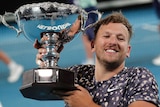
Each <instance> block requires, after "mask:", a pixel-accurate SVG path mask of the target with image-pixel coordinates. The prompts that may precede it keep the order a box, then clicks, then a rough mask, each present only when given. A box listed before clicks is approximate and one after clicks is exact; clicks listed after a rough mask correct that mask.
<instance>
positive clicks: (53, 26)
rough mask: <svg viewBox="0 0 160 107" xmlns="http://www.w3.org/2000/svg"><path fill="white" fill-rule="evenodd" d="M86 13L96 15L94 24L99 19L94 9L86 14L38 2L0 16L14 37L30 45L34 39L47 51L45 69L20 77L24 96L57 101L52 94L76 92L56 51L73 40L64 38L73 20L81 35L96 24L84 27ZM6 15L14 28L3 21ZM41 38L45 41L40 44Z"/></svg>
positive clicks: (57, 98) (72, 8)
mask: <svg viewBox="0 0 160 107" xmlns="http://www.w3.org/2000/svg"><path fill="white" fill-rule="evenodd" d="M90 13H94V14H96V15H97V21H98V20H99V19H100V18H101V16H102V15H101V13H100V12H98V11H97V10H96V11H90V12H86V11H85V10H83V9H82V8H80V7H78V6H75V5H71V4H64V3H57V2H42V3H32V4H26V5H23V6H21V7H19V8H18V9H17V10H16V11H15V12H14V13H12V12H6V13H5V14H4V15H3V16H2V23H3V24H4V25H5V26H7V27H9V28H11V29H14V30H16V32H17V35H20V34H21V33H22V34H24V36H25V37H26V38H27V39H28V40H29V41H32V42H34V41H35V40H38V41H39V42H40V43H41V44H42V46H44V47H45V48H46V49H47V53H46V55H45V56H44V58H43V61H45V64H46V65H45V67H43V68H42V67H38V68H33V69H31V70H29V71H27V72H24V74H23V82H22V86H21V87H20V92H21V93H22V95H23V96H24V97H26V98H31V99H36V100H60V99H61V97H60V96H58V95H57V94H56V90H58V91H69V90H75V89H76V88H75V87H74V78H75V76H76V74H75V73H73V72H71V71H68V70H66V69H63V68H61V67H59V65H58V60H59V58H60V52H59V51H58V49H59V48H60V47H61V46H62V45H63V44H65V43H68V42H70V41H71V40H72V39H73V38H74V35H73V36H71V37H70V36H68V32H69V31H70V28H71V27H72V25H73V23H74V22H75V21H76V20H77V18H79V19H80V31H82V32H84V31H85V30H86V29H88V28H90V27H92V26H93V25H94V24H95V23H96V22H95V23H92V24H90V25H88V26H85V22H86V20H87V18H88V14H90ZM9 16H13V17H14V19H15V22H16V24H17V25H18V26H17V27H16V26H11V25H10V24H8V23H9V22H7V21H6V18H7V17H9ZM43 36H47V37H48V38H49V39H48V40H45V41H43V42H41V38H42V37H43ZM54 92H55V93H54Z"/></svg>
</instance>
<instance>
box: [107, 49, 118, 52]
mask: <svg viewBox="0 0 160 107" xmlns="http://www.w3.org/2000/svg"><path fill="white" fill-rule="evenodd" d="M107 52H116V51H114V50H111V49H108V50H107Z"/></svg>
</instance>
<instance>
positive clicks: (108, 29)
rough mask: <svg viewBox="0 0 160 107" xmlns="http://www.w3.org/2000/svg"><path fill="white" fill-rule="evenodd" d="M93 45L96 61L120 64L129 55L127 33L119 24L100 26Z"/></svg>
mask: <svg viewBox="0 0 160 107" xmlns="http://www.w3.org/2000/svg"><path fill="white" fill-rule="evenodd" d="M93 45H94V48H93V49H92V51H94V52H95V53H96V55H97V59H98V60H99V61H103V62H105V63H106V62H107V63H115V62H116V63H119V64H121V63H122V62H124V60H125V58H126V57H129V55H130V48H131V46H130V45H129V33H128V30H127V28H126V27H125V26H124V25H123V24H121V23H109V24H108V25H101V26H100V28H99V30H98V32H97V35H96V39H95V41H94V42H93Z"/></svg>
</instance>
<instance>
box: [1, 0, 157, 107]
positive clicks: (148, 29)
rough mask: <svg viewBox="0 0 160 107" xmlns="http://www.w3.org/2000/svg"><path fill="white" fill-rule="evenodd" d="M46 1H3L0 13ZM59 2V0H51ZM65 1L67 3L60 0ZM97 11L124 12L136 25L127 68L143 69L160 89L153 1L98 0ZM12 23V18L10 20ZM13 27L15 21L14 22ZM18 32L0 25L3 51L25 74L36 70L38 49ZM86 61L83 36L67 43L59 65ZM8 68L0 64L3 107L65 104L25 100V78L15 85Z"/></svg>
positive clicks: (35, 106) (55, 106) (62, 104)
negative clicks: (153, 77)
mask: <svg viewBox="0 0 160 107" xmlns="http://www.w3.org/2000/svg"><path fill="white" fill-rule="evenodd" d="M44 1H45V0H25V1H21V0H16V1H11V0H5V1H3V2H2V1H0V7H1V9H0V14H1V15H3V14H5V12H15V11H16V9H18V8H19V7H20V6H22V5H24V4H28V3H38V2H44ZM51 1H53V2H54V1H56V0H51ZM57 2H64V0H57ZM97 8H98V10H99V11H101V12H103V17H105V16H106V15H107V14H109V13H111V12H112V11H116V10H121V11H122V13H123V14H124V15H125V16H126V17H127V18H128V19H129V21H130V22H131V24H132V25H133V29H134V35H133V38H132V40H131V45H132V52H131V57H130V58H128V59H127V62H126V64H127V66H144V67H146V68H148V69H149V70H150V71H151V72H152V73H153V75H154V76H155V78H156V80H157V82H158V85H159V89H160V78H159V76H160V65H157V64H155V63H153V60H154V59H155V58H156V57H157V56H159V55H160V48H159V46H160V32H159V30H158V25H159V23H160V21H159V18H158V17H157V13H156V10H155V7H154V5H153V1H152V0H98V5H97ZM8 19H9V20H10V22H12V21H13V20H14V18H13V17H9V18H8ZM12 23H13V24H14V21H13V22H12ZM16 35H17V34H16V32H15V31H14V30H11V29H9V28H7V27H6V26H4V25H3V24H2V23H0V50H3V51H4V52H6V54H7V55H8V56H9V57H10V58H12V59H13V60H14V61H15V62H17V63H18V64H20V65H22V66H23V67H24V72H26V71H28V70H30V69H33V68H36V67H37V65H36V63H35V57H36V53H37V50H36V49H34V48H33V43H32V42H30V41H28V40H27V39H26V38H25V37H24V35H23V34H21V35H20V36H18V37H17V36H16ZM83 60H85V51H84V47H83V42H82V39H81V34H79V35H78V36H77V37H76V38H75V39H74V40H73V41H71V42H69V43H67V44H65V47H64V50H63V51H62V52H61V55H60V60H59V65H60V66H61V67H62V68H63V67H68V66H71V65H75V64H81V63H82V61H83ZM8 76H9V68H8V67H7V65H6V64H4V63H3V62H2V61H0V102H1V103H2V105H3V107H28V106H29V107H50V106H53V107H63V106H64V102H63V101H38V100H33V99H28V98H24V97H23V96H22V94H21V93H20V91H19V89H20V87H21V85H22V77H21V78H20V79H19V80H18V81H16V82H15V83H10V82H8V81H7V78H8Z"/></svg>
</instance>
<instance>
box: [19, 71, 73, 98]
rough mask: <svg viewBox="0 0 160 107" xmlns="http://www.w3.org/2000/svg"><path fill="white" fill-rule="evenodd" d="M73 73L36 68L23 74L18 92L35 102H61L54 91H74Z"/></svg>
mask: <svg viewBox="0 0 160 107" xmlns="http://www.w3.org/2000/svg"><path fill="white" fill-rule="evenodd" d="M75 89H76V87H75V86H74V73H73V72H70V71H68V70H65V69H61V68H36V69H32V70H29V71H27V72H24V74H23V84H22V86H21V88H20V92H21V93H22V95H23V96H24V97H26V98H30V99H36V100H62V98H61V97H60V96H58V94H56V91H58V92H65V91H71V90H75Z"/></svg>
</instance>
